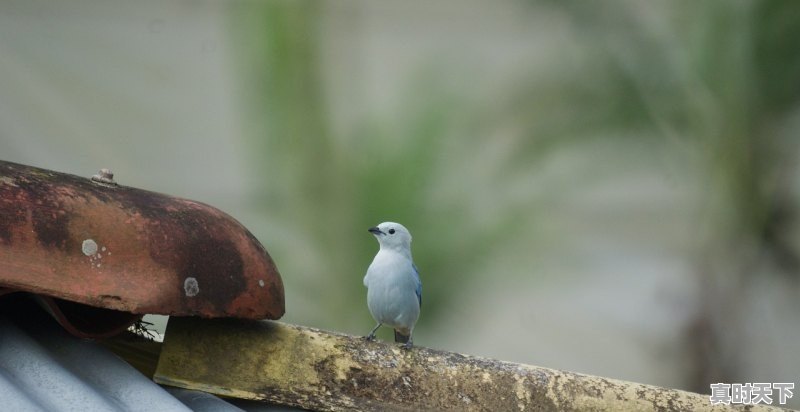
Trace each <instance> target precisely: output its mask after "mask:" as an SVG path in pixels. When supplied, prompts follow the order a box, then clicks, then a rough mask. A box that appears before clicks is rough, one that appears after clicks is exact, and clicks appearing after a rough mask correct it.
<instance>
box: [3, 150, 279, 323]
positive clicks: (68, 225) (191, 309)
mask: <svg viewBox="0 0 800 412" xmlns="http://www.w3.org/2000/svg"><path fill="white" fill-rule="evenodd" d="M103 172H104V173H101V174H99V175H96V176H95V177H94V178H92V179H89V178H83V177H79V176H74V175H70V174H66V173H58V172H53V171H50V170H44V169H39V168H35V167H30V166H25V165H20V164H15V163H10V162H6V161H0V290H6V291H8V290H14V291H25V292H30V293H34V294H37V295H41V296H49V297H55V298H59V299H64V300H68V301H72V302H78V303H81V304H85V305H89V306H93V307H98V308H106V309H113V310H116V311H123V312H129V313H133V314H148V313H150V314H163V315H176V316H200V317H206V318H215V317H236V318H248V319H264V318H268V319H278V318H280V317H281V316H282V315H283V313H284V294H283V282H282V281H281V277H280V274H279V273H278V270H277V269H276V267H275V264H274V263H273V261H272V259H271V258H270V256H269V254H268V253H267V251H266V250H265V249H264V247H263V246H262V245H261V244H260V243H259V242H258V240H256V238H255V237H253V235H252V234H251V233H250V232H249V231H248V230H247V229H245V228H244V227H243V226H242V225H241V224H240V223H239V222H237V221H236V220H234V219H233V218H231V217H230V216H228V215H227V214H225V213H223V212H221V211H220V210H218V209H215V208H213V207H211V206H208V205H205V204H202V203H199V202H195V201H191V200H186V199H181V198H177V197H172V196H168V195H163V194H159V193H154V192H149V191H146V190H140V189H135V188H130V187H125V186H120V185H117V184H116V183H115V182H114V180H113V174H111V173H110V172H109V171H107V170H104V171H103ZM2 288H5V289H2Z"/></svg>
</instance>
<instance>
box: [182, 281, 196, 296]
mask: <svg viewBox="0 0 800 412" xmlns="http://www.w3.org/2000/svg"><path fill="white" fill-rule="evenodd" d="M183 290H184V292H186V296H188V297H193V296H197V294H198V293H200V285H198V284H197V279H195V278H192V277H188V278H186V280H184V281H183Z"/></svg>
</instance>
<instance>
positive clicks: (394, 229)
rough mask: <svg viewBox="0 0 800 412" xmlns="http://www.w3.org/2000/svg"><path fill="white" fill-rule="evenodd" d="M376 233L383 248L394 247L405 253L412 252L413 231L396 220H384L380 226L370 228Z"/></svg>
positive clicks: (371, 231)
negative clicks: (395, 221) (410, 231)
mask: <svg viewBox="0 0 800 412" xmlns="http://www.w3.org/2000/svg"><path fill="white" fill-rule="evenodd" d="M369 232H370V233H372V234H373V235H375V238H376V239H378V243H379V244H380V245H381V249H384V248H385V249H392V250H397V251H400V252H403V253H408V254H410V253H411V233H409V232H408V229H406V227H405V226H403V225H401V224H399V223H394V222H383V223H381V224H379V225H378V226H375V227H371V228H369Z"/></svg>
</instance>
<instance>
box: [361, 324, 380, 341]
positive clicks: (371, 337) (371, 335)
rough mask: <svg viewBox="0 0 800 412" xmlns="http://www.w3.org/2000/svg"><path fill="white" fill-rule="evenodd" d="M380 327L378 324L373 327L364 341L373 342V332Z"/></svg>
mask: <svg viewBox="0 0 800 412" xmlns="http://www.w3.org/2000/svg"><path fill="white" fill-rule="evenodd" d="M381 325H383V323H378V325H377V326H375V328H373V329H372V332H370V333H369V335H367V336H366V337H365V338H364V339H366V340H367V341H369V342H372V341H374V340H375V331H377V330H378V328H379V327H381Z"/></svg>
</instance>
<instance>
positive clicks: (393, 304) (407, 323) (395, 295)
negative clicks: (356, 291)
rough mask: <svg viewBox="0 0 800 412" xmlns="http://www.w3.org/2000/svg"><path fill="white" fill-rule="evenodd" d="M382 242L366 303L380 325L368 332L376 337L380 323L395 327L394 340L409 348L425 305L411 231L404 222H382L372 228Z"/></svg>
mask: <svg viewBox="0 0 800 412" xmlns="http://www.w3.org/2000/svg"><path fill="white" fill-rule="evenodd" d="M369 232H370V233H372V234H373V235H375V237H376V238H377V239H378V244H380V247H381V248H380V250H378V254H377V255H375V259H373V260H372V263H371V264H370V265H369V268H368V269H367V275H366V276H364V286H366V287H367V306H368V307H369V312H370V313H371V314H372V317H373V318H374V319H375V321H376V322H378V325H377V326H375V328H374V329H372V331H371V332H370V333H369V335H367V340H374V339H375V331H377V330H378V328H380V327H381V325H386V326H390V327H392V328H393V329H394V341H395V342H400V343H402V344H403V346H402V347H403V348H405V349H410V348H411V346H412V345H413V344H414V342H413V340H412V339H411V333H412V332H413V331H414V324H415V323H417V319H418V318H419V309H420V307H421V306H422V282H420V280H419V272H418V271H417V267H416V266H415V265H414V260H413V259H412V258H411V233H408V229H406V228H405V227H404V226H403V225H401V224H399V223H394V222H383V223H381V224H379V225H378V226H376V227H372V228H370V229H369Z"/></svg>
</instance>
